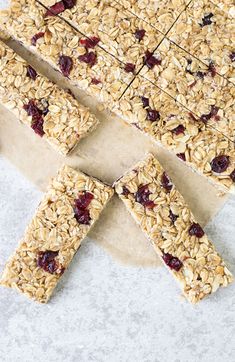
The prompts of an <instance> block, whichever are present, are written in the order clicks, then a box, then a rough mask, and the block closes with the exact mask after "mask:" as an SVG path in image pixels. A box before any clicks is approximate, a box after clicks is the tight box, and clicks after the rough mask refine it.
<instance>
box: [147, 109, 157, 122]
mask: <svg viewBox="0 0 235 362" xmlns="http://www.w3.org/2000/svg"><path fill="white" fill-rule="evenodd" d="M147 118H148V120H149V121H151V122H155V121H158V120H159V119H160V113H159V112H158V111H156V110H155V109H151V108H149V109H148V110H147Z"/></svg>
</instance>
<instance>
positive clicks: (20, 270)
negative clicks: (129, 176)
mask: <svg viewBox="0 0 235 362" xmlns="http://www.w3.org/2000/svg"><path fill="white" fill-rule="evenodd" d="M112 195H113V189H112V188H111V187H110V186H107V185H105V184H103V183H102V182H100V181H98V180H96V179H94V178H92V177H90V176H88V175H85V174H83V173H81V172H78V171H75V170H74V169H72V168H70V167H68V166H64V167H63V168H61V169H60V170H59V172H58V175H57V176H56V177H55V178H54V179H53V180H52V182H51V184H50V186H49V188H48V191H47V193H46V195H45V197H44V198H43V200H42V202H41V203H40V205H39V207H38V209H37V212H36V215H35V216H34V218H33V220H32V221H31V223H30V224H29V226H28V228H27V230H26V233H25V235H24V237H23V240H22V241H21V243H20V245H19V247H18V248H17V249H16V251H15V253H14V254H13V256H12V257H11V258H10V260H9V261H8V263H7V264H6V267H5V269H4V271H3V275H2V278H1V281H0V283H1V285H4V286H6V287H11V288H16V289H18V290H19V291H20V292H22V293H24V294H26V295H27V296H28V297H29V298H31V299H34V300H36V301H38V302H41V303H46V302H47V301H48V300H49V298H50V296H51V294H52V293H53V290H54V288H55V287H56V285H57V283H58V281H59V279H60V277H61V276H62V274H63V273H64V271H65V269H67V268H68V266H69V263H70V262H71V260H72V258H73V256H74V254H75V253H76V251H77V250H78V248H79V247H80V245H81V242H82V240H83V239H84V238H85V236H86V235H87V233H88V232H89V230H90V229H91V227H92V226H93V224H94V223H95V222H96V220H97V219H98V218H99V216H100V213H101V211H102V210H103V209H104V207H105V205H106V203H107V202H108V201H109V199H110V198H111V196H112Z"/></svg>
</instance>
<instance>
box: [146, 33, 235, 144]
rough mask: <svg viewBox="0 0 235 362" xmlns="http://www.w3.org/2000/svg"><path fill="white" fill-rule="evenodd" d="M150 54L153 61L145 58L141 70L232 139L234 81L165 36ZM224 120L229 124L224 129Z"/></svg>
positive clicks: (234, 128) (234, 114)
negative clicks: (227, 78)
mask: <svg viewBox="0 0 235 362" xmlns="http://www.w3.org/2000/svg"><path fill="white" fill-rule="evenodd" d="M153 58H154V59H155V63H154V65H152V63H153V61H152V62H149V60H148V61H147V63H146V65H145V66H144V67H143V69H142V70H141V72H140V74H141V75H143V76H144V77H145V78H146V79H148V80H150V81H152V82H153V83H155V84H156V85H157V86H158V87H159V88H161V89H163V90H164V91H165V92H167V93H168V94H169V95H170V96H172V97H173V98H175V99H176V100H177V101H178V102H180V103H181V104H182V105H183V106H185V107H187V108H188V109H189V110H190V111H192V112H194V113H195V114H196V115H197V116H198V117H199V118H201V119H202V121H204V122H205V123H207V124H210V125H213V127H215V128H216V129H217V130H218V131H221V132H222V133H223V134H224V135H225V136H227V137H228V138H229V139H230V140H232V141H234V139H235V118H234V117H235V112H234V111H235V104H234V97H235V87H234V85H233V83H231V82H229V81H228V80H226V79H225V78H224V77H222V76H220V75H219V74H217V73H216V72H215V67H214V66H213V65H210V66H207V65H205V64H204V63H203V62H201V61H199V60H198V59H197V58H195V57H193V56H192V55H190V54H189V53H187V52H186V51H184V50H183V49H182V48H180V47H178V46H177V45H176V44H174V43H172V42H171V41H169V40H168V39H164V40H163V42H162V43H161V45H160V46H159V47H158V49H157V50H156V52H155V53H154V55H153ZM157 62H158V63H157ZM224 121H226V122H227V123H228V124H229V128H227V127H226V129H225V130H224Z"/></svg>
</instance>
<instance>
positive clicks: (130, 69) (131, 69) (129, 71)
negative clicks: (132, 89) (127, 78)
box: [124, 63, 135, 74]
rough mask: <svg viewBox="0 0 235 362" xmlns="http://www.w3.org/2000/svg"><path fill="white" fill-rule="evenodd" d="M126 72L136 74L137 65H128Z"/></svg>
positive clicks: (126, 65) (125, 68)
mask: <svg viewBox="0 0 235 362" xmlns="http://www.w3.org/2000/svg"><path fill="white" fill-rule="evenodd" d="M124 70H125V72H127V73H133V74H134V73H135V64H132V63H126V64H125V67H124Z"/></svg>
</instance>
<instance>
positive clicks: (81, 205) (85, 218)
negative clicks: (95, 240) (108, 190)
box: [74, 192, 94, 225]
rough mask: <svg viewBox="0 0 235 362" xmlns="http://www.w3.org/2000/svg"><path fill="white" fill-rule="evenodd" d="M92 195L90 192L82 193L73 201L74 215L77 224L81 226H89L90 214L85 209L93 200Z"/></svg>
mask: <svg viewBox="0 0 235 362" xmlns="http://www.w3.org/2000/svg"><path fill="white" fill-rule="evenodd" d="M93 198H94V195H92V194H91V193H90V192H84V193H81V194H80V195H79V197H78V198H77V199H76V200H75V207H74V214H75V218H76V220H77V222H78V223H79V224H83V225H89V224H90V221H91V217H90V212H89V210H88V209H87V208H88V206H89V205H90V203H91V201H92V200H93Z"/></svg>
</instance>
